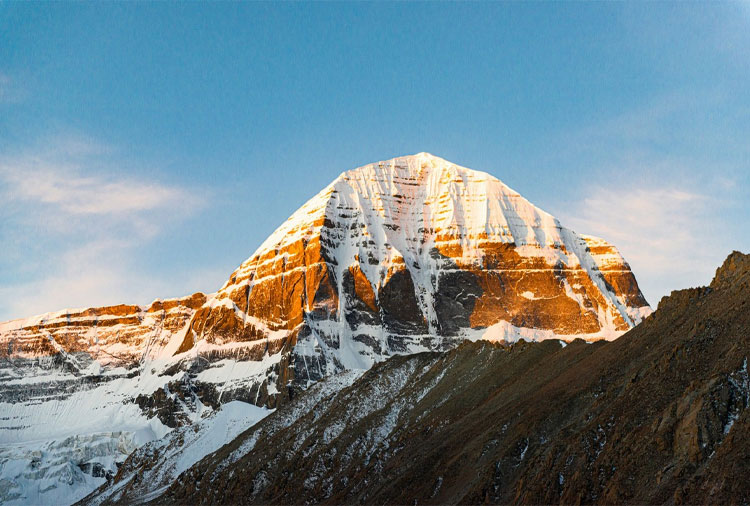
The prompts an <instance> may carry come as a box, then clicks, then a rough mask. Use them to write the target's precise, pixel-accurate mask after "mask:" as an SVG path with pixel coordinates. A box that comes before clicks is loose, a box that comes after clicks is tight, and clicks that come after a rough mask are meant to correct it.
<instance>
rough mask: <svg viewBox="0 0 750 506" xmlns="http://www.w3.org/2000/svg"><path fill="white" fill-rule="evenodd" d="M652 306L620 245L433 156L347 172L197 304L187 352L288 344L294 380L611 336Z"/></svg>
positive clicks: (272, 350)
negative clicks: (419, 355)
mask: <svg viewBox="0 0 750 506" xmlns="http://www.w3.org/2000/svg"><path fill="white" fill-rule="evenodd" d="M649 312H650V308H649V307H648V304H647V303H646V301H645V299H644V298H643V295H642V294H641V292H640V290H639V289H638V285H637V283H636V281H635V278H634V276H633V274H632V272H631V271H630V267H629V266H628V264H627V263H626V262H625V261H624V259H623V258H622V256H621V255H620V254H619V252H618V251H617V249H616V248H615V247H614V246H612V245H610V244H608V243H607V242H606V241H604V240H602V239H598V238H594V237H590V236H581V235H578V234H576V233H575V232H573V231H572V230H569V229H567V228H565V227H563V226H562V225H561V224H560V222H559V221H558V220H557V219H556V218H554V217H553V216H551V215H549V214H547V213H546V212H544V211H542V210H541V209H539V208H537V207H535V206H534V205H532V204H531V203H529V202H528V201H527V200H526V199H524V198H523V197H521V196H520V195H519V194H518V193H516V192H515V191H513V190H511V189H510V188H508V187H507V186H505V185H504V184H503V183H502V182H500V181H499V180H498V179H496V178H494V177H492V176H490V175H489V174H486V173H484V172H478V171H474V170H470V169H466V168H463V167H459V166H457V165H455V164H452V163H450V162H448V161H446V160H443V159H441V158H438V157H435V156H432V155H429V154H426V153H421V154H418V155H414V156H407V157H401V158H395V159H393V160H389V161H385V162H379V163H374V164H371V165H366V166H364V167H360V168H358V169H354V170H351V171H348V172H344V173H343V174H341V175H340V176H339V177H338V178H336V179H335V180H334V181H333V182H332V183H331V184H330V185H328V186H327V187H326V188H324V189H323V190H322V191H321V192H320V193H318V194H317V195H316V196H315V197H313V198H312V199H311V200H310V201H308V202H307V203H306V204H305V205H303V206H302V207H301V208H300V209H299V210H298V211H297V212H295V213H294V214H293V215H292V216H291V217H290V218H289V219H288V220H287V221H286V222H285V223H284V224H283V225H282V226H281V227H279V228H278V229H277V230H276V231H275V232H274V233H273V234H272V235H271V236H270V237H269V238H268V239H267V240H266V241H265V242H264V243H263V244H262V245H261V246H260V248H258V250H257V251H256V252H255V253H254V254H253V255H252V256H251V257H250V258H249V259H248V260H247V261H246V262H244V263H243V264H242V265H241V266H240V267H239V268H238V269H237V270H236V271H235V272H234V273H233V274H232V275H231V277H230V279H229V281H228V282H227V283H226V284H225V285H224V286H223V287H222V288H221V290H219V291H218V292H217V293H216V294H215V295H213V296H212V297H211V299H210V300H209V301H207V302H206V304H204V305H203V307H201V308H200V309H198V310H197V311H196V313H195V315H194V317H193V319H192V321H191V323H190V329H189V331H188V332H187V333H186V335H185V341H184V342H183V343H182V345H181V346H180V351H188V350H190V349H192V348H193V347H196V346H198V347H200V346H206V345H205V344H204V343H210V345H211V346H219V347H221V346H226V345H227V344H229V343H255V344H254V345H252V346H250V347H248V348H247V350H246V352H247V353H248V356H249V357H251V358H254V359H258V358H260V357H262V356H267V355H274V354H277V353H280V352H282V350H286V355H288V356H289V357H290V358H289V359H288V360H287V359H286V356H285V357H284V358H283V359H282V361H283V362H284V364H286V363H287V362H288V364H289V367H286V366H285V367H284V368H283V369H282V370H280V374H281V376H282V377H283V378H282V384H287V383H288V382H289V381H290V380H295V381H302V382H307V381H315V380H318V379H320V378H321V377H323V376H326V375H329V374H331V373H332V372H336V371H340V370H343V369H355V368H360V369H362V368H364V369H366V368H369V367H370V366H371V365H372V364H373V363H374V362H377V361H379V360H383V359H384V358H387V357H388V356H391V355H393V354H397V353H410V352H417V351H424V350H442V349H446V348H447V347H450V346H453V345H454V344H455V343H457V342H460V341H462V340H463V339H467V338H468V339H478V338H483V339H490V340H508V341H514V340H517V339H518V338H520V337H524V338H528V339H533V340H537V339H545V338H551V337H563V338H565V339H571V338H573V337H575V336H582V337H584V338H586V339H597V338H602V337H605V338H612V337H616V336H617V335H619V334H621V333H622V332H623V331H626V330H628V329H629V328H631V327H632V326H633V325H635V324H637V323H639V322H640V321H641V319H642V318H643V317H644V315H646V314H648V313H649ZM269 387H272V386H271V385H270V384H269Z"/></svg>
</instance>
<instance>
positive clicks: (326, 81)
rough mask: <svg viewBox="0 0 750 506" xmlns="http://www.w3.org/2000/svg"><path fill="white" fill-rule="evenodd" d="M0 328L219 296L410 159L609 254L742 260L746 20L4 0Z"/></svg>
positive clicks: (684, 275)
mask: <svg viewBox="0 0 750 506" xmlns="http://www.w3.org/2000/svg"><path fill="white" fill-rule="evenodd" d="M0 40H2V44H0V218H1V219H0V244H2V247H1V248H0V320H6V319H12V318H18V317H23V316H30V315H32V314H36V313H40V312H45V311H53V310H58V309H62V308H65V307H81V306H92V305H105V304H114V303H121V302H122V303H139V304H147V303H149V302H150V301H151V300H153V299H154V298H157V297H160V298H166V297H176V296H181V295H185V294H189V293H192V292H195V291H204V292H212V291H215V290H216V289H218V288H219V287H220V286H221V285H222V284H223V283H224V282H225V281H226V279H227V278H228V276H229V274H230V273H231V272H232V271H233V270H234V268H235V267H236V266H237V265H239V264H240V263H241V262H242V261H244V260H245V259H246V258H248V257H249V256H250V255H251V254H252V252H253V251H254V250H255V249H256V248H257V247H258V246H259V245H260V243H261V242H262V241H263V240H264V239H265V238H266V237H267V236H268V235H269V234H270V233H271V232H272V231H273V230H274V229H275V228H276V227H277V226H278V225H280V224H281V223H282V222H283V221H284V220H285V219H286V218H287V217H288V216H289V215H290V214H291V213H292V212H294V210H295V209H297V208H298V207H299V206H301V205H302V204H303V203H304V202H305V201H306V200H307V199H308V198H310V197H311V196H312V195H314V194H315V193H317V191H319V190H320V189H321V188H323V187H324V186H325V185H326V184H328V183H329V182H330V181H331V180H332V179H334V178H335V177H336V176H337V175H338V174H339V173H340V172H342V171H344V170H348V169H351V168H354V167H357V166H360V165H363V164H366V163H370V162H374V161H378V160H383V159H387V158H391V157H394V156H398V155H405V154H413V153H417V152H421V151H428V152H430V153H433V154H435V155H437V156H441V157H443V158H446V159H448V160H450V161H452V162H455V163H458V164H460V165H463V166H466V167H470V168H473V169H477V170H483V171H487V172H489V173H491V174H493V175H494V176H496V177H498V178H499V179H500V180H502V181H503V182H505V183H506V184H508V185H509V186H511V187H512V188H514V189H515V190H517V191H518V192H520V193H521V194H522V195H523V196H525V197H526V198H528V199H529V200H530V201H532V202H533V203H534V204H536V205H537V206H539V207H541V208H542V209H544V210H546V211H548V212H550V213H552V214H553V215H555V216H557V217H558V218H559V219H560V220H561V221H562V223H563V224H564V225H566V226H568V227H570V228H573V229H574V230H576V231H578V232H580V233H588V234H594V235H599V236H602V237H604V238H606V239H607V240H609V241H611V242H612V243H614V244H615V245H616V246H617V247H618V248H619V249H620V250H621V252H622V253H623V255H624V256H625V258H626V260H628V261H629V263H630V264H631V266H632V268H633V271H634V272H635V275H636V277H637V279H638V281H639V283H640V285H641V288H642V289H643V291H644V293H645V295H646V297H647V299H648V300H649V302H650V303H651V304H652V305H653V306H654V307H655V306H656V304H657V303H658V301H659V299H660V298H661V297H662V296H663V295H665V294H668V293H669V292H670V291H671V290H673V289H679V288H685V287H690V286H698V285H703V284H707V283H708V282H709V281H710V279H711V277H712V275H713V272H714V270H715V269H716V267H717V266H718V265H719V264H720V263H721V261H722V260H723V259H724V258H725V257H726V255H727V254H729V252H731V251H732V250H734V249H739V250H742V251H745V252H750V220H749V219H748V218H749V217H750V198H749V197H750V143H749V142H748V139H750V86H748V83H749V82H750V4H748V3H747V2H735V3H731V2H727V3H701V2H695V3H669V2H643V3H618V2H603V3H594V2H573V3H564V2H551V3H545V2H533V3H530V4H522V3H519V2H508V3H492V4H485V3H434V4H433V3H415V4H411V3H410V4H404V3H385V4H368V3H356V4H346V3H321V4H307V3H290V4H264V3H251V4H240V3H218V4H216V3H212V4H209V5H204V4H194V3H189V4H176V3H109V2H108V3H103V4H94V3H66V4H62V3H34V4H22V3H15V2H13V3H8V2H0Z"/></svg>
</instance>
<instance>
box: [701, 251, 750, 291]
mask: <svg viewBox="0 0 750 506" xmlns="http://www.w3.org/2000/svg"><path fill="white" fill-rule="evenodd" d="M749 279H750V255H746V254H744V253H741V252H739V251H733V252H732V253H730V254H729V256H728V257H727V258H726V260H724V263H723V264H722V265H721V267H719V268H718V269H716V275H715V276H714V279H713V280H712V281H711V288H714V289H716V288H726V287H728V286H732V285H735V284H739V283H742V282H744V281H747V280H749Z"/></svg>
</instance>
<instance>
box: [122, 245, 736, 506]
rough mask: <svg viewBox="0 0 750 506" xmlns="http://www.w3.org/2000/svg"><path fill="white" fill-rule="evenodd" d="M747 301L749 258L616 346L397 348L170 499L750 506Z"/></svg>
mask: <svg viewBox="0 0 750 506" xmlns="http://www.w3.org/2000/svg"><path fill="white" fill-rule="evenodd" d="M748 299H750V256H748V255H743V254H740V253H737V252H735V253H733V254H732V255H730V257H729V258H728V259H727V260H726V262H725V263H724V265H723V266H722V267H721V268H720V269H719V270H718V271H717V274H716V277H715V279H714V281H713V282H712V284H711V286H709V287H705V288H695V289H689V290H682V291H676V292H673V293H672V295H671V296H669V297H665V298H664V299H663V300H662V301H661V303H660V304H659V308H658V310H657V311H656V312H655V313H654V314H653V315H652V316H650V317H649V318H647V319H646V321H645V322H644V323H642V324H641V325H639V326H638V327H636V328H635V329H633V330H632V331H630V332H629V333H627V334H626V335H624V336H623V337H621V338H620V339H618V340H616V341H613V342H599V343H595V344H586V343H584V342H582V341H580V340H578V341H575V342H573V343H571V344H570V345H568V346H566V347H563V346H562V345H561V344H560V343H559V342H557V341H545V342H541V343H518V344H515V345H512V346H507V347H505V346H500V345H493V344H490V343H481V342H480V343H473V344H472V343H466V344H465V345H462V346H460V347H459V348H457V349H455V350H453V351H449V352H446V353H442V354H438V353H425V354H418V355H413V356H408V357H395V358H393V359H391V360H388V361H387V362H385V363H381V364H378V365H376V366H375V367H374V368H373V369H372V370H370V371H369V372H367V373H365V374H364V375H363V376H362V377H361V378H360V379H359V380H358V381H357V382H355V383H354V384H353V385H352V386H351V387H349V388H345V389H343V390H342V391H340V392H339V393H338V394H335V395H332V396H331V397H330V398H327V399H323V400H321V401H320V402H318V404H317V405H316V406H315V407H313V408H312V409H311V410H310V411H309V412H307V413H306V414H305V415H303V416H301V417H299V418H298V419H297V420H296V421H295V422H294V423H291V424H279V420H281V419H283V418H284V417H285V416H287V414H286V411H288V410H289V409H291V408H292V407H293V405H294V403H292V405H291V406H288V407H286V408H283V409H281V410H279V411H277V412H276V413H274V414H273V415H271V416H270V417H268V418H267V419H265V420H264V421H262V422H261V423H259V424H258V425H256V426H255V427H253V428H251V429H249V430H248V431H246V432H245V433H244V434H242V435H241V436H240V437H239V438H238V439H237V440H235V441H234V442H233V443H231V444H229V445H227V446H225V447H223V448H222V449H221V450H219V451H218V452H216V453H215V454H212V455H209V456H208V457H206V458H205V459H204V460H202V461H201V462H199V463H198V464H197V465H196V466H194V467H193V468H191V469H189V470H188V471H186V472H185V473H183V474H182V475H181V476H180V478H179V479H178V480H177V482H175V483H174V484H172V486H171V487H170V488H169V489H168V490H166V492H165V493H164V494H163V495H162V496H161V497H160V498H158V499H157V501H156V502H158V503H165V504H169V503H180V504H186V503H191V504H195V503H204V504H205V503H233V504H234V503H336V504H341V503H398V504H407V503H408V504H415V503H434V504H445V503H474V504H476V503H708V502H710V503H736V504H740V503H741V504H746V503H748V501H750V481H748V480H747V477H748V476H750V457H749V456H750V414H749V413H750V410H748V409H746V408H747V406H748V404H749V401H750V380H749V379H748V369H747V358H748V355H750V304H748ZM303 397H304V396H303ZM297 402H299V400H298V401H297ZM274 427H277V428H278V430H275V429H274ZM124 499H127V498H124ZM130 499H134V498H130Z"/></svg>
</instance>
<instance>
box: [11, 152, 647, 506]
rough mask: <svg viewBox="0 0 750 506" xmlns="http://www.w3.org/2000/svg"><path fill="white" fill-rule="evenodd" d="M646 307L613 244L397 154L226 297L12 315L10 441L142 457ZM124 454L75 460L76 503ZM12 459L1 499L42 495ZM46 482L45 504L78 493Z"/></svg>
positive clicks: (285, 239)
mask: <svg viewBox="0 0 750 506" xmlns="http://www.w3.org/2000/svg"><path fill="white" fill-rule="evenodd" d="M650 312H651V309H650V308H649V307H648V305H647V303H646V301H645V300H644V298H643V295H642V294H641V292H640V290H639V289H638V285H637V283H636V280H635V278H634V276H633V274H632V272H631V271H630V267H629V266H628V264H627V263H626V262H625V260H624V259H623V258H622V256H621V255H620V254H619V252H618V251H617V249H616V248H615V247H614V246H612V245H610V244H609V243H607V242H606V241H604V240H602V239H598V238H594V237H589V236H582V235H578V234H576V233H575V232H573V231H571V230H569V229H567V228H565V227H563V226H562V225H561V224H560V222H559V221H558V220H557V219H555V218H554V217H553V216H551V215H549V214H547V213H545V212H544V211H542V210H540V209H538V208H536V207H535V206H533V205H532V204H531V203H529V202H528V201H526V200H525V199H524V198H523V197H521V196H520V195H519V194H518V193H516V192H514V191H513V190H511V189H510V188H508V187H507V186H505V185H504V184H503V183H501V182H500V181H499V180H497V179H496V178H494V177H492V176H490V175H489V174H486V173H483V172H477V171H473V170H470V169H466V168H463V167H459V166H457V165H455V164H452V163H450V162H448V161H445V160H443V159H440V158H437V157H435V156H432V155H429V154H425V153H422V154H418V155H414V156H407V157H402V158H396V159H393V160H389V161H385V162H379V163H374V164H371V165H366V166H364V167H361V168H358V169H354V170H351V171H348V172H344V173H342V174H341V175H340V176H339V177H338V178H336V179H335V180H334V181H333V182H332V183H331V184H330V185H328V186H327V187H326V188H324V189H323V190H322V191H321V192H320V193H318V194H317V195H316V196H315V197H313V198H312V199H311V200H310V201H308V202H307V203H306V204H304V205H303V206H302V207H301V208H300V209H299V210H298V211H297V212H295V213H294V214H293V215H292V216H291V217H290V218H289V219H288V220H287V221H286V222H285V223H284V224H282V225H281V227H279V228H278V229H277V230H276V231H275V232H274V233H273V234H272V235H271V236H270V237H269V238H268V239H267V240H266V241H265V242H264V243H263V244H262V245H261V246H260V248H258V250H257V251H256V252H255V253H254V254H253V255H252V256H251V257H250V258H249V259H248V260H247V261H245V262H244V263H243V264H242V265H241V266H240V267H239V268H237V270H235V272H234V273H232V275H231V276H230V278H229V280H228V281H227V282H226V284H225V285H224V286H223V287H222V288H221V289H220V290H218V291H217V292H216V293H213V294H208V295H204V294H200V293H196V294H194V295H192V296H189V297H185V298H181V299H170V300H164V301H156V302H154V303H152V304H151V305H150V306H135V305H119V306H110V307H102V308H90V309H82V310H64V311H59V312H56V313H48V314H44V315H40V316H36V317H31V318H27V319H22V320H14V321H11V322H5V323H0V412H2V413H3V417H0V444H10V443H17V442H24V441H27V442H29V444H30V445H31V442H32V441H38V440H43V441H48V442H49V444H51V445H53V446H54V445H56V444H58V442H59V441H62V440H65V438H79V436H81V435H86V434H93V433H98V432H103V431H106V432H108V433H111V434H113V435H112V436H111V437H110V436H107V437H106V438H105V441H104V443H101V444H100V445H99V446H100V447H101V448H105V449H107V448H112V447H118V448H125V447H127V448H128V450H127V452H129V451H130V450H132V448H133V447H138V446H140V445H142V444H145V443H146V442H149V441H153V440H155V439H159V438H161V437H162V436H163V435H164V434H166V433H167V432H169V431H172V430H175V429H179V428H180V427H184V426H186V425H190V424H194V423H196V421H197V420H200V419H202V418H203V417H204V416H209V415H210V416H214V415H213V414H211V413H215V412H216V411H217V410H218V409H219V408H220V407H221V406H222V405H224V404H226V403H228V402H230V401H234V400H238V401H245V402H248V403H251V404H255V405H256V406H260V407H265V408H276V407H278V406H281V405H283V404H285V403H287V402H289V401H290V399H292V398H293V397H294V396H296V395H297V394H298V393H300V392H301V391H302V390H305V389H306V388H308V387H309V386H310V385H312V384H313V383H315V382H317V381H319V380H321V379H323V378H325V377H328V376H331V375H334V374H338V373H341V372H342V371H346V370H366V369H369V368H370V367H371V366H372V365H373V364H375V363H377V362H380V361H383V360H386V359H388V358H389V357H392V356H394V355H401V354H411V353H418V352H425V351H445V350H448V349H451V348H453V347H455V346H457V345H459V344H460V343H461V342H463V341H464V340H466V339H468V340H478V339H484V340H490V341H496V342H515V341H517V340H518V339H519V338H524V339H527V340H543V339H550V338H563V339H566V340H572V339H574V338H576V337H581V338H583V339H586V340H597V339H601V338H606V339H611V338H614V337H617V336H619V335H621V334H622V333H623V332H625V331H626V330H628V329H630V328H631V327H633V326H634V325H636V324H638V323H639V322H640V321H641V320H642V319H643V317H645V316H646V315H647V314H649V313H650ZM3 434H5V437H3ZM128 438H130V439H128ZM77 440H88V439H86V438H84V439H77ZM120 440H123V441H124V440H127V441H129V443H128V444H127V445H124V446H123V445H120V446H118V444H116V441H120ZM34 444H36V443H34ZM53 446H50V447H53ZM54 447H55V448H56V446H54ZM19 448H20V447H19ZM36 448H37V446H34V445H31V446H29V447H28V448H27V450H28V451H30V452H35V451H37V449H36ZM0 450H2V447H0ZM19 451H20V450H19ZM25 451H26V450H24V451H20V453H19V452H15V453H12V455H16V456H18V455H25V454H26V453H24V452H25ZM107 451H108V450H107ZM127 452H125V451H122V452H120V453H118V454H117V455H110V456H109V457H107V458H106V459H105V458H104V457H102V456H98V457H97V459H98V460H96V461H93V460H91V459H88V460H87V458H84V457H81V458H79V459H78V460H77V461H75V462H73V463H72V465H71V466H69V469H70V472H69V473H67V474H66V476H72V478H71V479H70V480H67V482H66V483H65V484H63V485H60V486H61V487H63V488H64V487H68V488H66V489H65V490H66V492H65V494H67V495H66V497H69V498H73V500H75V499H76V498H80V497H82V493H83V491H86V490H85V487H92V483H95V484H98V483H101V480H104V479H105V478H106V476H111V475H112V474H114V473H115V472H116V466H115V464H116V463H117V462H120V461H122V460H123V459H124V458H125V456H126V455H127ZM27 453H28V452H27ZM13 458H16V457H13ZM18 459H20V460H19V462H21V461H24V459H25V457H18ZM40 462H41V464H39V465H40V466H41V467H39V468H38V469H36V470H35V473H37V474H38V475H39V476H40V478H39V479H40V480H41V479H47V478H45V476H47V475H48V474H46V473H47V471H45V469H46V468H45V467H44V466H45V465H47V464H45V462H46V463H48V464H49V466H51V467H50V468H49V469H48V471H49V473H54V472H57V471H55V470H54V469H53V468H54V465H55V464H53V463H52V461H46V460H41V461H40ZM14 466H15V464H14ZM14 466H10V465H8V466H6V467H5V471H2V470H0V471H2V472H0V502H4V503H5V502H9V501H11V500H15V501H18V502H24V500H27V502H28V500H30V499H29V497H30V496H28V495H24V494H26V492H24V490H23V486H21V485H18V483H20V482H19V481H18V480H17V479H16V478H17V477H18V476H21V475H20V474H19V475H13V476H11V478H7V476H9V475H7V473H6V471H7V470H8V469H21V468H22V466H21V465H20V464H19V466H20V467H18V466H17V467H14ZM55 469H56V468H55ZM19 472H20V471H19ZM94 474H95V475H96V476H94ZM49 475H50V476H52V475H53V474H49ZM83 475H85V476H83ZM14 476H15V477H14ZM18 479H20V478H18ZM97 480H98V481H97ZM55 483H58V482H55ZM75 483H84V485H81V486H80V487H79V488H75V487H76V486H77V485H75ZM55 486H58V485H55ZM71 487H72V488H71ZM46 490H51V492H49V494H48V495H40V496H34V497H33V500H32V502H34V501H36V502H45V501H47V502H49V501H54V498H55V497H62V496H63V495H65V494H62V492H60V489H57V491H56V490H55V489H54V487H52V488H48V489H46ZM86 492H87V491H86Z"/></svg>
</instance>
